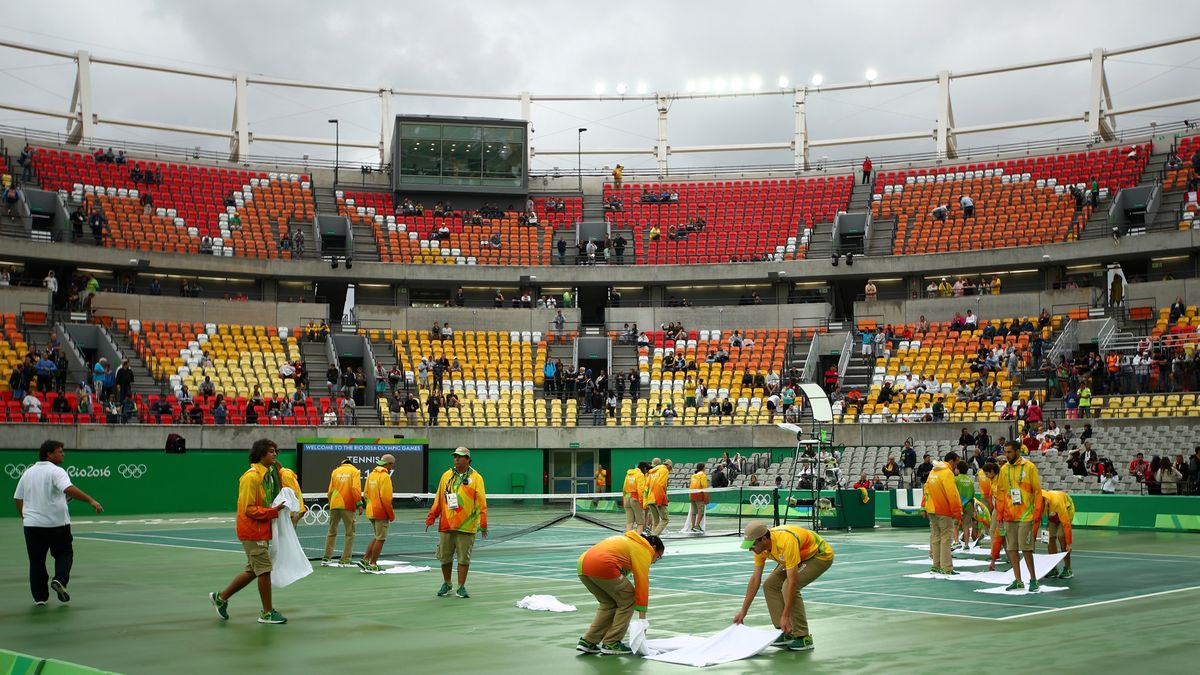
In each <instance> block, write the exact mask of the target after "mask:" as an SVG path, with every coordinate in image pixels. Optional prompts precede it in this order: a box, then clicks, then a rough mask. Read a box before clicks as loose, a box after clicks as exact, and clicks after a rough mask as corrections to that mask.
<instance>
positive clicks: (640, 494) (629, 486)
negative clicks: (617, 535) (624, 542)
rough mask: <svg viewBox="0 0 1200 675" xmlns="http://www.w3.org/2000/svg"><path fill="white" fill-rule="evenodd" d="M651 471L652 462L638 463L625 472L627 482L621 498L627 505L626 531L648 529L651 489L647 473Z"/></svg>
mask: <svg viewBox="0 0 1200 675" xmlns="http://www.w3.org/2000/svg"><path fill="white" fill-rule="evenodd" d="M648 473H650V462H638V465H637V466H636V467H634V468H632V469H630V470H629V471H626V472H625V484H624V485H623V486H622V488H621V492H622V494H621V498H622V501H623V502H624V506H625V531H627V532H628V531H629V530H637V531H638V532H645V531H646V492H647V490H648V489H649V485H648V479H647V478H646V474H648Z"/></svg>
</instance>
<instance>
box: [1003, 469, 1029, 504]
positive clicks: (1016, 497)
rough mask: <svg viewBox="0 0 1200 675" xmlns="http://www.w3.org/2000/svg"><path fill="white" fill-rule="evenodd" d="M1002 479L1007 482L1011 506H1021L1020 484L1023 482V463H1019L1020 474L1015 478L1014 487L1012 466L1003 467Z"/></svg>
mask: <svg viewBox="0 0 1200 675" xmlns="http://www.w3.org/2000/svg"><path fill="white" fill-rule="evenodd" d="M1004 477H1005V478H1006V479H1008V480H1007V482H1008V496H1009V499H1010V501H1011V502H1012V505H1013V506H1020V505H1021V483H1022V482H1024V480H1025V462H1021V473H1020V475H1019V476H1018V477H1017V483H1016V487H1013V481H1012V465H1011V464H1009V465H1007V466H1006V467H1004Z"/></svg>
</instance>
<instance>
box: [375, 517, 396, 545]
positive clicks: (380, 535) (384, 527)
mask: <svg viewBox="0 0 1200 675" xmlns="http://www.w3.org/2000/svg"><path fill="white" fill-rule="evenodd" d="M391 524H392V521H390V520H384V519H383V518H372V519H371V527H373V528H375V541H387V532H388V527H389V526H390V525H391Z"/></svg>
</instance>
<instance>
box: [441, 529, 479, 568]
mask: <svg viewBox="0 0 1200 675" xmlns="http://www.w3.org/2000/svg"><path fill="white" fill-rule="evenodd" d="M474 547H475V533H474V532H456V531H453V530H451V531H449V532H439V533H438V546H437V559H438V561H439V562H441V563H442V564H443V565H449V564H450V563H452V562H454V554H455V553H456V552H457V553H458V564H459V565H460V566H462V565H470V564H471V549H472V548H474Z"/></svg>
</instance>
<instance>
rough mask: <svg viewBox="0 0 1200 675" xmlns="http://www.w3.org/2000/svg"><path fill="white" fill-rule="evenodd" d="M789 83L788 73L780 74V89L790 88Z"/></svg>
mask: <svg viewBox="0 0 1200 675" xmlns="http://www.w3.org/2000/svg"><path fill="white" fill-rule="evenodd" d="M788 84H789V82H788V78H787V75H780V76H779V88H780V89H787V88H788Z"/></svg>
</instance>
